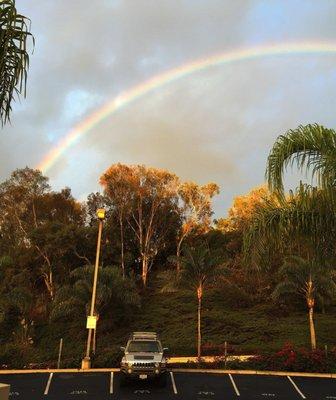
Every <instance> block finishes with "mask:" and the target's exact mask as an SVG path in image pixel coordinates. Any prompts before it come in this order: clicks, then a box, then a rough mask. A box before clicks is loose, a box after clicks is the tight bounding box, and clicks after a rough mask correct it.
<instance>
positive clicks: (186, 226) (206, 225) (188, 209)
mask: <svg viewBox="0 0 336 400" xmlns="http://www.w3.org/2000/svg"><path fill="white" fill-rule="evenodd" d="M177 192H178V195H179V198H180V202H181V210H180V212H181V216H182V224H181V227H180V230H179V233H178V237H177V246H176V267H177V268H176V269H177V273H179V271H180V255H181V248H182V244H183V242H184V240H185V239H186V238H187V237H188V236H189V235H190V234H191V233H192V232H195V231H197V232H198V233H204V232H206V231H208V230H209V229H210V225H211V216H212V214H213V211H212V204H211V202H212V198H213V197H214V196H215V195H216V194H218V193H219V186H218V185H217V184H216V183H213V182H210V183H207V184H206V185H203V186H200V185H197V184H196V183H194V182H184V183H182V184H181V185H179V187H178V190H177Z"/></svg>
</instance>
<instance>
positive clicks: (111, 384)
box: [110, 372, 114, 394]
mask: <svg viewBox="0 0 336 400" xmlns="http://www.w3.org/2000/svg"><path fill="white" fill-rule="evenodd" d="M113 378H114V372H111V376H110V394H113Z"/></svg>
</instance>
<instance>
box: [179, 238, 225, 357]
mask: <svg viewBox="0 0 336 400" xmlns="http://www.w3.org/2000/svg"><path fill="white" fill-rule="evenodd" d="M181 261H182V263H181V264H182V270H181V274H180V283H181V284H183V285H185V286H189V287H190V288H192V289H193V290H195V293H196V295H197V301H198V307H197V357H198V358H200V357H201V343H202V332H201V316H202V300H203V295H204V291H205V289H206V288H207V286H208V285H209V284H210V283H211V282H213V281H214V279H215V277H216V276H218V274H219V273H220V264H219V260H218V257H216V256H214V255H213V254H211V252H210V250H209V249H208V247H206V246H205V245H201V246H198V247H195V248H189V247H187V248H185V250H184V255H183V257H182V259H181Z"/></svg>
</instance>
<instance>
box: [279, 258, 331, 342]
mask: <svg viewBox="0 0 336 400" xmlns="http://www.w3.org/2000/svg"><path fill="white" fill-rule="evenodd" d="M279 276H280V277H281V279H282V281H281V282H280V283H278V285H277V286H276V287H275V289H274V291H273V294H272V297H273V299H275V300H279V299H285V300H288V296H293V295H294V296H300V297H301V298H302V297H303V298H304V299H305V301H306V304H307V308H308V319H309V330H310V341H311V348H312V350H316V334H315V326H314V306H315V304H316V302H318V303H320V305H321V306H322V307H324V304H325V301H330V300H331V299H332V298H333V296H334V295H335V293H336V284H335V281H334V277H335V276H334V272H333V271H332V270H331V269H330V268H326V266H322V265H321V264H320V263H319V262H318V261H317V260H316V259H313V260H310V261H307V260H305V259H303V258H301V257H298V256H291V257H288V258H287V259H286V261H285V262H284V264H283V265H282V267H281V268H280V270H279Z"/></svg>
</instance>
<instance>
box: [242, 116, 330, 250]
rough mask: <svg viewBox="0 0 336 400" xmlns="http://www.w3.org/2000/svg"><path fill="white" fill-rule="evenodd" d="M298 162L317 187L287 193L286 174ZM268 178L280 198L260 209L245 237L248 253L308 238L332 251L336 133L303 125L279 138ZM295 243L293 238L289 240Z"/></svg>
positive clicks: (271, 154) (319, 247)
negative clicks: (288, 168)
mask: <svg viewBox="0 0 336 400" xmlns="http://www.w3.org/2000/svg"><path fill="white" fill-rule="evenodd" d="M293 164H296V165H297V167H298V168H299V170H300V171H302V172H304V171H305V172H312V177H314V178H316V181H317V184H318V186H317V187H312V186H310V185H303V184H300V186H299V187H298V188H297V189H296V190H295V191H294V192H292V193H290V195H289V196H287V197H286V196H285V195H284V187H283V174H284V171H285V169H286V168H287V167H288V166H293ZM266 176H267V179H268V185H269V188H270V189H271V190H272V191H273V193H274V194H275V195H276V196H275V197H273V198H271V199H269V200H268V201H267V202H265V203H264V204H263V205H262V206H260V207H258V209H257V210H256V212H255V215H254V218H253V220H252V223H251V229H250V230H249V232H247V234H246V236H245V253H248V252H249V251H250V249H251V247H254V248H255V249H256V250H257V251H256V253H260V251H263V250H264V249H265V248H267V246H265V244H267V243H271V242H274V241H276V242H277V244H281V243H284V239H285V238H286V237H287V238H292V237H293V234H295V236H296V237H297V238H299V237H300V236H301V237H302V236H303V237H306V238H308V239H309V240H310V241H311V242H312V246H313V247H314V248H315V249H316V252H317V254H316V255H317V256H319V257H320V256H321V252H322V253H323V252H325V251H329V250H331V251H332V252H333V251H334V249H333V247H332V246H331V239H332V238H333V237H335V232H336V230H335V228H336V219H335V218H334V215H335V211H336V196H335V194H336V192H335V177H336V132H335V131H334V130H332V129H326V128H324V127H323V126H319V125H316V124H315V125H306V126H299V127H298V128H297V129H295V130H290V131H288V132H287V133H286V134H285V135H282V136H280V137H279V138H278V139H277V140H276V142H275V144H274V146H273V148H272V150H271V152H270V155H269V157H268V163H267V170H266ZM291 243H293V240H291Z"/></svg>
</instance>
